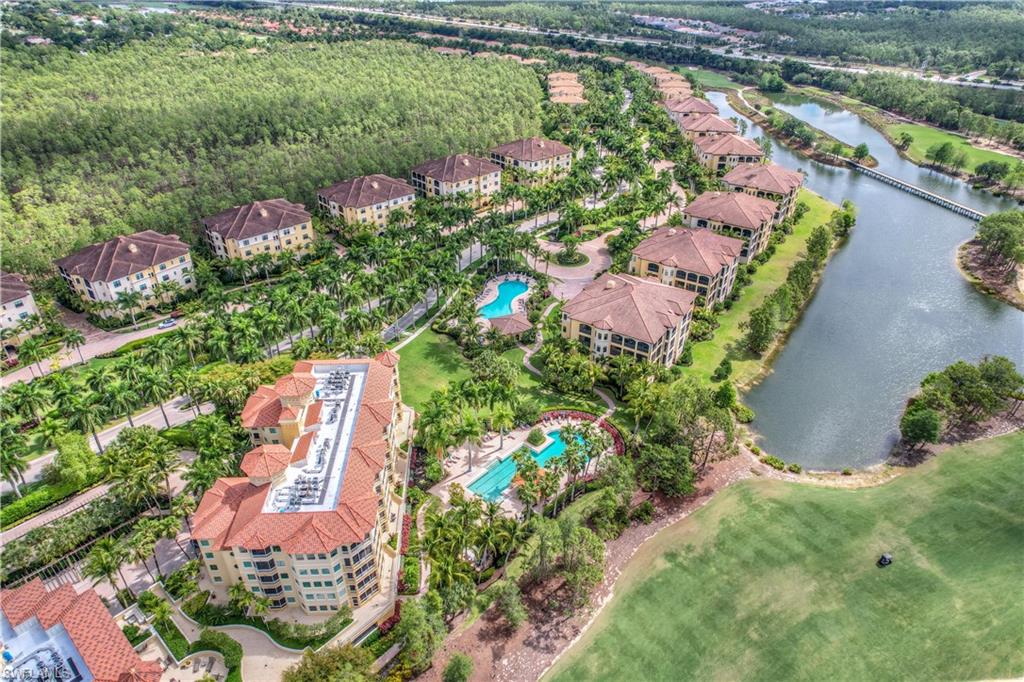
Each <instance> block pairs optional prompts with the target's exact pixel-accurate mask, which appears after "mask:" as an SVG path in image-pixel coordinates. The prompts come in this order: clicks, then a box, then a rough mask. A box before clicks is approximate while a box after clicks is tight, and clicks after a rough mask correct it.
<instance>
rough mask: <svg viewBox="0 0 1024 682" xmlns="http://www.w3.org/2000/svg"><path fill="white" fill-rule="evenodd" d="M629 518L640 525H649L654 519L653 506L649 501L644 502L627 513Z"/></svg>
mask: <svg viewBox="0 0 1024 682" xmlns="http://www.w3.org/2000/svg"><path fill="white" fill-rule="evenodd" d="M629 518H630V519H632V520H633V521H636V522H637V523H640V524H647V523H650V522H651V521H652V520H653V519H654V505H653V504H651V501H650V500H644V501H643V502H641V503H640V504H639V505H637V507H636V509H634V510H633V511H631V512H630V513H629Z"/></svg>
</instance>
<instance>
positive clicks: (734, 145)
mask: <svg viewBox="0 0 1024 682" xmlns="http://www.w3.org/2000/svg"><path fill="white" fill-rule="evenodd" d="M693 145H694V147H695V148H696V150H697V158H698V160H700V163H701V165H702V166H705V167H707V168H710V169H711V170H714V171H724V170H728V169H730V168H732V167H733V166H737V165H739V164H741V163H761V161H762V159H764V150H762V149H761V147H760V146H758V144H757V143H756V142H754V141H752V140H748V139H747V138H745V137H740V136H739V135H719V136H717V137H701V138H698V139H696V140H694V142H693Z"/></svg>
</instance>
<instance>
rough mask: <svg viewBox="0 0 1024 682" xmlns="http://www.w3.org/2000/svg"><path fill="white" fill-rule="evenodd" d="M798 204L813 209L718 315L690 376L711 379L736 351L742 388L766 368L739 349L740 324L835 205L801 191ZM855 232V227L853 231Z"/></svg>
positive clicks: (735, 375)
mask: <svg viewBox="0 0 1024 682" xmlns="http://www.w3.org/2000/svg"><path fill="white" fill-rule="evenodd" d="M799 201H803V202H804V203H806V204H807V205H808V206H809V207H810V210H809V211H807V213H806V214H804V217H803V218H802V219H801V220H800V222H798V223H797V224H796V226H795V227H794V228H793V234H791V235H789V236H787V237H786V241H785V242H784V243H783V244H781V245H779V247H778V248H777V249H776V251H775V255H774V256H772V257H771V259H770V260H769V261H768V263H767V264H766V265H762V266H759V267H758V269H757V272H756V273H754V275H753V279H754V283H753V284H751V285H750V286H749V287H746V288H745V289H744V290H743V294H742V295H741V296H740V300H739V301H737V302H736V304H735V305H733V307H732V309H731V310H727V311H723V312H722V314H721V315H719V316H718V322H719V324H720V325H721V326H719V328H718V329H716V330H715V335H714V336H713V337H712V338H711V339H710V340H709V341H702V342H700V343H696V344H694V346H693V364H692V365H691V366H690V367H688V368H686V373H687V374H693V375H697V376H700V377H702V378H705V379H709V378H710V377H711V374H712V373H713V372H714V371H715V368H716V367H717V366H718V363H720V362H721V361H722V359H723V358H724V357H725V356H726V355H727V354H729V352H730V349H735V350H733V351H732V353H731V355H730V360H731V362H732V380H733V381H734V382H736V383H737V384H738V385H740V386H743V385H745V384H747V383H748V382H750V381H751V380H752V379H754V378H755V377H756V376H757V375H758V374H759V373H760V371H761V368H762V367H763V366H764V358H762V357H757V356H755V355H753V354H752V353H749V352H747V351H741V350H740V349H739V346H740V342H741V341H742V339H743V336H744V334H745V333H746V332H745V330H744V329H742V328H741V326H740V325H741V324H742V323H743V322H745V321H746V320H747V318H749V317H750V312H751V311H752V310H754V308H756V307H758V306H759V305H761V303H762V302H763V301H764V299H765V298H767V297H768V296H769V295H770V294H771V293H772V292H773V291H775V289H777V288H778V287H779V286H780V285H781V284H782V283H783V282H785V281H786V276H787V275H788V274H789V269H790V268H791V267H792V266H793V264H794V263H795V262H796V261H797V260H799V259H800V258H801V257H802V256H803V255H804V253H805V246H806V244H807V238H808V237H810V235H811V230H813V229H814V228H815V227H817V226H818V225H820V224H822V223H824V222H827V221H828V219H829V216H831V215H832V211H834V210H835V209H836V206H835V204H832V203H831V202H829V201H826V200H825V199H823V198H822V197H820V196H818V195H817V194H815V193H814V192H811V191H810V190H808V189H801V190H800V195H799ZM854 229H856V228H854Z"/></svg>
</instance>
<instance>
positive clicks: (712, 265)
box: [629, 227, 743, 308]
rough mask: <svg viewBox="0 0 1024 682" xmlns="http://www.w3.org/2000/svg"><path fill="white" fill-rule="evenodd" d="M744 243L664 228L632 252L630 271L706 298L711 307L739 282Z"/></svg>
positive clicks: (739, 240) (709, 233)
mask: <svg viewBox="0 0 1024 682" xmlns="http://www.w3.org/2000/svg"><path fill="white" fill-rule="evenodd" d="M742 252H743V240H742V239H734V238H733V237H726V236H725V235H721V234H717V233H715V232H712V231H710V230H698V229H693V228H680V229H677V228H674V227H668V228H662V229H660V230H657V231H656V232H654V234H652V235H651V236H650V237H648V238H647V239H645V240H643V241H642V242H640V243H639V244H637V246H636V247H635V248H634V249H633V255H632V257H631V258H630V261H629V271H630V272H631V273H632V274H634V275H636V276H637V277H653V278H654V279H657V280H658V281H659V282H661V283H662V284H671V285H672V286H676V287H679V288H680V289H686V290H687V291H692V292H694V293H695V294H697V295H698V296H703V297H704V300H705V305H706V306H707V307H709V308H710V307H712V306H713V305H715V304H716V303H720V302H722V301H724V300H725V298H726V296H728V295H729V292H731V291H732V286H733V283H734V282H735V281H736V266H737V264H738V263H739V262H740V254H741V253H742Z"/></svg>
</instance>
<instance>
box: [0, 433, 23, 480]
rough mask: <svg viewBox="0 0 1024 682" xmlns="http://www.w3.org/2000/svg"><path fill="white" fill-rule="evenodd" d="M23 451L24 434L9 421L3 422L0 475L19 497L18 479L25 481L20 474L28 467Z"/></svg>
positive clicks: (0, 435) (0, 434)
mask: <svg viewBox="0 0 1024 682" xmlns="http://www.w3.org/2000/svg"><path fill="white" fill-rule="evenodd" d="M25 451H26V445H25V436H24V434H21V433H18V432H17V430H15V428H14V426H13V425H12V424H11V423H9V422H4V423H3V425H2V427H0V475H2V476H3V477H4V479H5V480H6V481H7V482H8V483H10V484H11V487H12V488H13V489H14V494H15V495H17V496H18V497H21V489H20V488H19V487H18V481H19V480H20V481H21V482H24V481H25V479H24V477H23V476H22V474H23V473H24V472H25V471H26V470H27V469H28V462H27V461H26V460H25Z"/></svg>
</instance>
